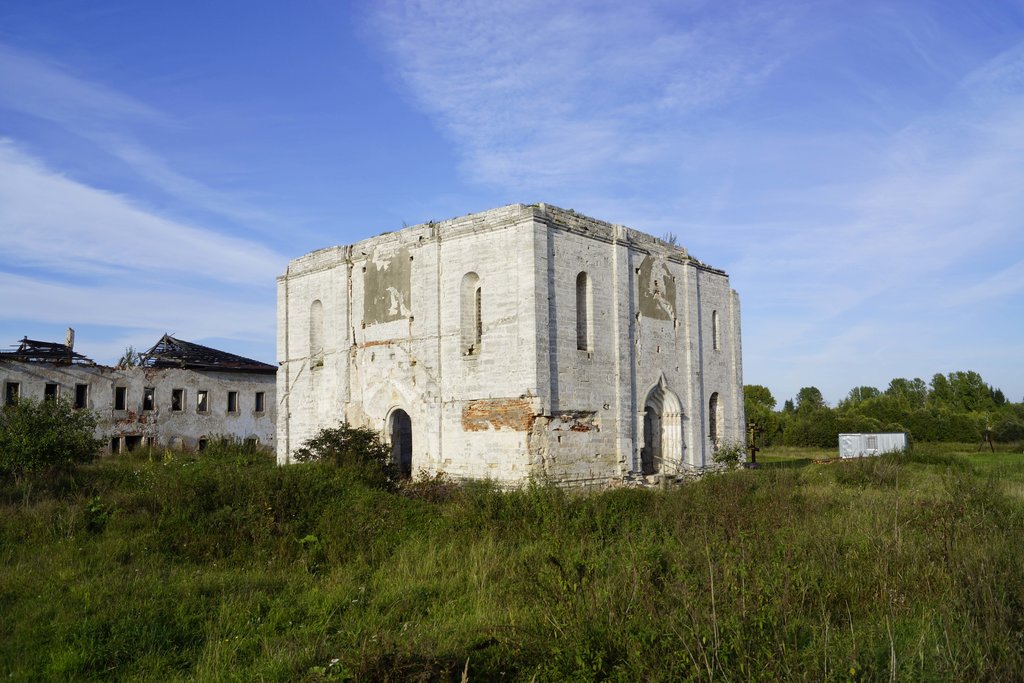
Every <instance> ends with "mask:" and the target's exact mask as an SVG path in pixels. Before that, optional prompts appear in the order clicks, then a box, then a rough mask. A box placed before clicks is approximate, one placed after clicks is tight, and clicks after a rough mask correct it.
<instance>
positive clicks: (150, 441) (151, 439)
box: [142, 436, 156, 450]
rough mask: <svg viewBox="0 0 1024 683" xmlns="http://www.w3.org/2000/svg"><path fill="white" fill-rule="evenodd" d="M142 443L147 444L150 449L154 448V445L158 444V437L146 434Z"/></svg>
mask: <svg viewBox="0 0 1024 683" xmlns="http://www.w3.org/2000/svg"><path fill="white" fill-rule="evenodd" d="M142 445H143V446H145V447H146V448H147V449H149V450H153V447H154V446H156V437H153V436H145V437H143V438H142Z"/></svg>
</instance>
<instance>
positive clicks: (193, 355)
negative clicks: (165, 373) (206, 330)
mask: <svg viewBox="0 0 1024 683" xmlns="http://www.w3.org/2000/svg"><path fill="white" fill-rule="evenodd" d="M139 364H140V365H141V366H142V367H146V368H187V369H190V370H218V371H226V372H255V373H263V374H268V375H272V374H274V373H276V372H277V367H276V366H274V365H270V364H269V363H262V362H260V361H258V360H253V359H252V358H245V357H243V356H236V355H235V354H233V353H228V352H226V351H218V350H217V349H211V348H210V347H209V346H203V345H202V344H194V343H192V342H187V341H183V340H181V339H176V338H175V337H172V336H171V335H169V334H165V335H164V336H163V337H161V338H160V341H158V342H157V343H156V344H155V345H154V346H153V348H151V349H150V350H149V351H146V352H145V353H144V354H142V359H141V361H140V363H139Z"/></svg>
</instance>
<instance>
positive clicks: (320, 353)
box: [309, 299, 324, 367]
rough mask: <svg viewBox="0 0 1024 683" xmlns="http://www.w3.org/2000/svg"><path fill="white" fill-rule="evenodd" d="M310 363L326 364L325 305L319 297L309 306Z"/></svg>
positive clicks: (313, 364) (315, 364) (314, 364)
mask: <svg viewBox="0 0 1024 683" xmlns="http://www.w3.org/2000/svg"><path fill="white" fill-rule="evenodd" d="M309 364H310V365H312V366H314V367H315V366H319V365H323V364H324V306H323V304H321V303H320V300H319V299H317V300H316V301H314V302H313V303H312V305H311V306H310V307H309Z"/></svg>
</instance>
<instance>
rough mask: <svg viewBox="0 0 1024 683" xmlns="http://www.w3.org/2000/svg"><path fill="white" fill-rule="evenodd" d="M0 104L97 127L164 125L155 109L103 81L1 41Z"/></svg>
mask: <svg viewBox="0 0 1024 683" xmlns="http://www.w3.org/2000/svg"><path fill="white" fill-rule="evenodd" d="M0 107H4V108H7V109H11V110H14V111H19V112H22V113H24V114H29V115H30V116H35V117H38V118H42V119H46V120H49V121H53V122H55V123H60V124H62V125H64V126H67V127H69V128H74V129H78V130H82V131H85V130H95V129H97V128H100V127H106V126H108V125H110V123H112V122H119V123H121V124H123V123H124V122H126V121H140V120H141V121H148V122H151V123H162V124H167V123H169V120H168V119H167V117H166V116H164V115H163V114H161V113H160V112H159V111H157V110H155V109H153V108H152V107H149V106H147V105H145V104H143V103H142V102H139V101H138V100H135V99H133V98H131V97H127V96H125V95H123V94H121V93H118V92H117V91H115V90H112V89H110V88H108V87H106V86H103V85H100V84H97V83H92V82H89V81H87V80H84V79H81V78H78V77H76V76H74V75H72V74H71V73H70V71H69V70H68V68H67V67H66V66H65V65H63V64H59V63H55V62H51V61H46V60H42V59H40V58H38V57H36V56H35V55H32V54H29V53H26V52H24V51H22V50H18V49H16V48H14V47H12V46H10V45H7V44H4V43H0Z"/></svg>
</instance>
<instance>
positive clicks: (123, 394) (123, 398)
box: [114, 387, 128, 410]
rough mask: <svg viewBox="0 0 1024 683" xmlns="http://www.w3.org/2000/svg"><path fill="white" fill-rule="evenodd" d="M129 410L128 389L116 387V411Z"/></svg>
mask: <svg viewBox="0 0 1024 683" xmlns="http://www.w3.org/2000/svg"><path fill="white" fill-rule="evenodd" d="M127 408H128V388H127V387H114V410H126V409H127Z"/></svg>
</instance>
